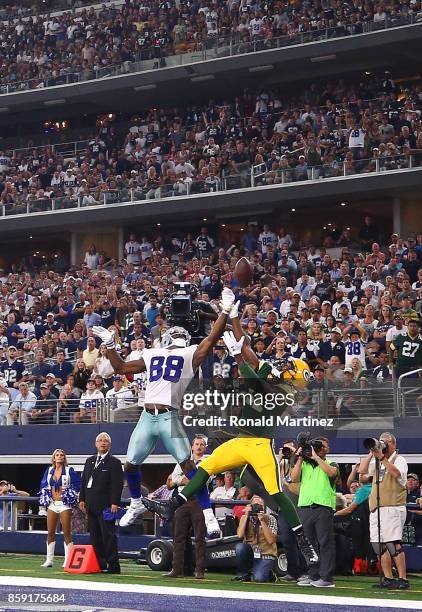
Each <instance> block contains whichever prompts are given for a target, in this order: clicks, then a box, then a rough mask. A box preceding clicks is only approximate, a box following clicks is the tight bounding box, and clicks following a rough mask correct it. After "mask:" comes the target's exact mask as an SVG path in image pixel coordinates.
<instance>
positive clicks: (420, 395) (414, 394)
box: [396, 368, 422, 417]
mask: <svg viewBox="0 0 422 612" xmlns="http://www.w3.org/2000/svg"><path fill="white" fill-rule="evenodd" d="M415 375H416V376H415ZM418 381H419V385H418V384H417V382H418ZM396 406H397V408H396V412H397V416H402V417H406V416H422V368H418V369H416V370H412V371H411V372H406V373H405V374H401V376H399V378H398V380H397V399H396Z"/></svg>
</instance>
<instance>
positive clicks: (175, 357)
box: [142, 344, 197, 408]
mask: <svg viewBox="0 0 422 612" xmlns="http://www.w3.org/2000/svg"><path fill="white" fill-rule="evenodd" d="M196 349H197V345H195V344H194V345H192V346H187V347H186V348H174V349H164V348H157V349H144V352H143V354H142V358H143V360H144V362H145V367H146V373H147V376H146V378H147V383H146V389H145V404H163V405H165V406H171V407H172V408H180V405H181V402H182V398H183V394H184V392H185V391H186V388H187V387H188V385H189V383H190V382H191V380H192V378H193V375H194V370H193V366H192V359H193V355H194V353H195V351H196Z"/></svg>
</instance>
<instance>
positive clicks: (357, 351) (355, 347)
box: [345, 340, 366, 370]
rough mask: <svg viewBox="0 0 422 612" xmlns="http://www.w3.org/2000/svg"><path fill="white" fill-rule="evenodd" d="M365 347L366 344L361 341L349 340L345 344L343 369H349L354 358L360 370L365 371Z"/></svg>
mask: <svg viewBox="0 0 422 612" xmlns="http://www.w3.org/2000/svg"><path fill="white" fill-rule="evenodd" d="M365 346H366V342H362V340H355V342H352V341H351V340H349V341H348V342H346V343H345V347H346V359H345V367H350V366H351V365H352V361H353V359H354V358H355V357H356V358H357V359H359V361H360V363H361V365H362V368H363V369H364V370H366V361H365Z"/></svg>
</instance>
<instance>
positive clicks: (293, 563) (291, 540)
mask: <svg viewBox="0 0 422 612" xmlns="http://www.w3.org/2000/svg"><path fill="white" fill-rule="evenodd" d="M278 537H279V538H280V540H281V543H282V544H283V549H284V553H285V555H286V558H287V572H288V574H289V575H290V576H293V578H299V576H302V575H303V574H306V571H307V565H306V562H305V559H304V558H303V555H302V553H301V552H300V551H299V548H298V546H297V541H296V536H295V534H294V533H293V529H292V528H291V527H290V526H289V524H288V523H287V521H286V519H285V517H284V516H283V514H281V513H280V514H279V515H278Z"/></svg>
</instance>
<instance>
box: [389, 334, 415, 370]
mask: <svg viewBox="0 0 422 612" xmlns="http://www.w3.org/2000/svg"><path fill="white" fill-rule="evenodd" d="M391 348H392V349H395V350H396V351H397V360H396V365H397V366H399V367H401V368H409V369H415V370H416V369H417V368H420V367H421V366H422V338H421V336H419V335H418V336H416V337H415V338H412V337H411V336H409V334H406V335H405V336H397V338H396V339H395V340H394V342H392V344H391Z"/></svg>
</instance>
